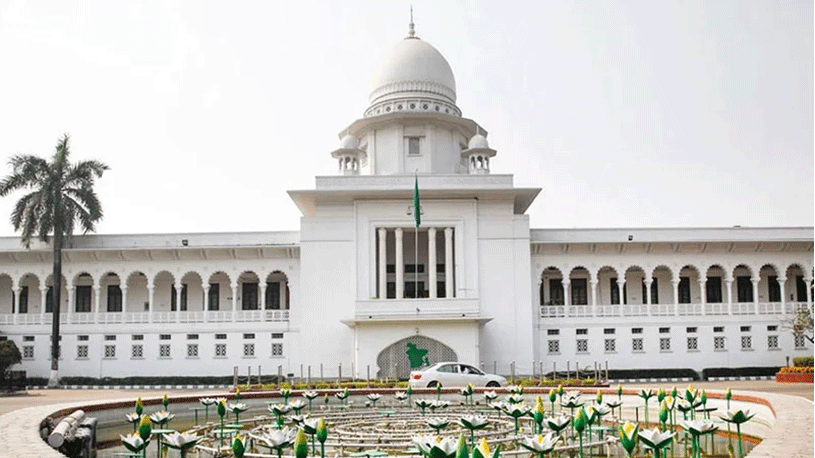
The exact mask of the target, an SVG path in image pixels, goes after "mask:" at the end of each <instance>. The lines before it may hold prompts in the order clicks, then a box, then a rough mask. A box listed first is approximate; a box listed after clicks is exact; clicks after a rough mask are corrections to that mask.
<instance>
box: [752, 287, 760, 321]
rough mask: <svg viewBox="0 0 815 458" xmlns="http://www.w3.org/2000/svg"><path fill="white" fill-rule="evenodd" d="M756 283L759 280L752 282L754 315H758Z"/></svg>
mask: <svg viewBox="0 0 815 458" xmlns="http://www.w3.org/2000/svg"><path fill="white" fill-rule="evenodd" d="M758 282H759V280H753V306H754V307H755V308H756V310H755V314H756V315H758Z"/></svg>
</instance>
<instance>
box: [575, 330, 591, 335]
mask: <svg viewBox="0 0 815 458" xmlns="http://www.w3.org/2000/svg"><path fill="white" fill-rule="evenodd" d="M588 333H589V330H588V328H580V329H577V330H576V331H575V334H577V335H579V336H585V335H587V334H588Z"/></svg>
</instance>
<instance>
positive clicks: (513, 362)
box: [509, 361, 515, 383]
mask: <svg viewBox="0 0 815 458" xmlns="http://www.w3.org/2000/svg"><path fill="white" fill-rule="evenodd" d="M509 370H510V373H511V374H512V383H515V361H510V363H509Z"/></svg>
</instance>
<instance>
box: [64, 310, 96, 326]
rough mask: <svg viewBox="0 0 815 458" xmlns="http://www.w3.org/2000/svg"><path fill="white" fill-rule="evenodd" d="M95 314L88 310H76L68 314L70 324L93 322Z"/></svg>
mask: <svg viewBox="0 0 815 458" xmlns="http://www.w3.org/2000/svg"><path fill="white" fill-rule="evenodd" d="M94 318H95V316H94V314H93V313H90V312H77V313H72V314H71V315H70V323H71V324H93V323H94V322H95V320H94Z"/></svg>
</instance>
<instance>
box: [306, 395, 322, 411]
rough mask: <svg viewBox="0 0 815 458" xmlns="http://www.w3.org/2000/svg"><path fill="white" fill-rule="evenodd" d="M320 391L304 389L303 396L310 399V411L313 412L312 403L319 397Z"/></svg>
mask: <svg viewBox="0 0 815 458" xmlns="http://www.w3.org/2000/svg"><path fill="white" fill-rule="evenodd" d="M319 395H320V393H318V392H316V391H303V397H304V398H306V399H308V411H309V412H311V403H312V402H313V401H314V400H315V399H317V396H319Z"/></svg>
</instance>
